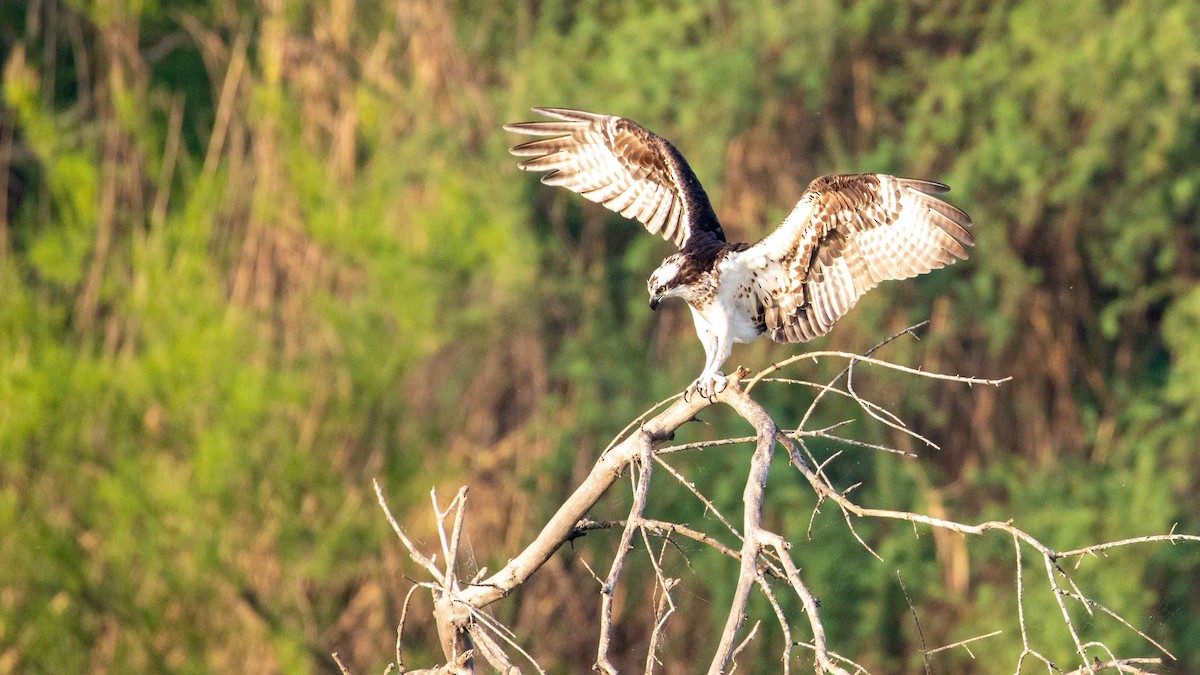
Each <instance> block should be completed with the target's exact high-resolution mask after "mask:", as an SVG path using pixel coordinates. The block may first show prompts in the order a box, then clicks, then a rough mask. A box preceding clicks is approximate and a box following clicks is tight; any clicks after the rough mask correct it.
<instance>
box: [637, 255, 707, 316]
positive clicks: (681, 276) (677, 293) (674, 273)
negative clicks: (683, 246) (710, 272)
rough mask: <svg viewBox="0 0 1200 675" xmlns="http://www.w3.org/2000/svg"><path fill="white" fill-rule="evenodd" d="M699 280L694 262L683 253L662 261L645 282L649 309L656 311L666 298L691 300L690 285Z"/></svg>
mask: <svg viewBox="0 0 1200 675" xmlns="http://www.w3.org/2000/svg"><path fill="white" fill-rule="evenodd" d="M699 278H700V273H699V270H697V269H696V265H695V263H694V261H693V260H692V259H691V258H689V257H688V256H687V255H685V254H684V253H682V252H681V253H676V254H675V255H672V256H670V257H668V258H667V259H666V260H663V262H662V264H661V265H659V266H658V269H656V270H654V273H653V274H651V275H650V280H649V281H647V282H646V288H647V290H649V291H650V309H658V305H659V304H660V303H661V302H662V301H663V300H664V299H666V298H674V297H680V298H683V299H684V300H688V299H691V297H692V296H693V295H694V293H693V292H692V290H693V289H692V286H691V285H692V284H693V283H695V282H696V281H698V280H699Z"/></svg>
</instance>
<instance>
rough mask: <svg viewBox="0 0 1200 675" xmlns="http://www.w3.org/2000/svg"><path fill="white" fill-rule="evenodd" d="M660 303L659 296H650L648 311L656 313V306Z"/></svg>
mask: <svg viewBox="0 0 1200 675" xmlns="http://www.w3.org/2000/svg"><path fill="white" fill-rule="evenodd" d="M661 302H662V296H661V295H657V294H656V295H652V296H650V310H651V311H657V310H658V305H659V304H660V303H661Z"/></svg>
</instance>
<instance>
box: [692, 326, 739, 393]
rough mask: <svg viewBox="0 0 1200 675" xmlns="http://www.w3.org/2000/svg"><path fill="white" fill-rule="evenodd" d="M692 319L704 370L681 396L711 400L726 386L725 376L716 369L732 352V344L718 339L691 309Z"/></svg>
mask: <svg viewBox="0 0 1200 675" xmlns="http://www.w3.org/2000/svg"><path fill="white" fill-rule="evenodd" d="M692 319H693V321H694V322H695V324H696V335H697V336H698V337H699V338H700V343H701V344H702V345H704V357H705V358H704V370H703V371H702V372H701V373H700V377H698V378H696V381H694V382H692V384H691V386H689V387H688V388H687V390H686V391H684V392H683V395H684V397H685V398H686V397H689V396H691V394H693V393H696V394H699V395H701V396H703V397H704V398H712V397H713V396H716V395H717V394H718V393H719V392H721V391H723V390H724V389H725V387H726V386H728V382H727V381H726V379H725V374H724V373H722V372H720V370H718V369H719V368H720V367H721V365H722V364H724V363H725V360H726V359H728V358H729V355H730V354H731V353H732V352H733V342H732V341H730V340H722V339H720V337H719V336H718V335H717V334H716V333H715V332H714V331H713V330H712V328H710V327H709V325H708V322H707V321H705V320H704V317H702V316H701V315H700V313H699V312H697V311H696V310H695V309H692Z"/></svg>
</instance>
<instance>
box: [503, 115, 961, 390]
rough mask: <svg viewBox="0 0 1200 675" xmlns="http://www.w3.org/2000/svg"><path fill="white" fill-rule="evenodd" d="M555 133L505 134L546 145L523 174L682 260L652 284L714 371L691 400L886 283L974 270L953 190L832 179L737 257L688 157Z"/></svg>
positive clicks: (626, 124) (612, 138) (554, 129)
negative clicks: (758, 342)
mask: <svg viewBox="0 0 1200 675" xmlns="http://www.w3.org/2000/svg"><path fill="white" fill-rule="evenodd" d="M533 111H534V112H536V113H539V114H541V115H543V116H545V117H548V118H550V121H538V122H520V123H516V124H508V125H505V127H504V129H505V130H507V131H509V132H512V133H517V134H526V135H530V136H538V137H539V138H537V139H536V140H532V141H529V142H527V143H523V144H521V145H517V146H515V147H513V148H512V149H511V152H512V153H513V154H514V155H517V156H518V157H525V158H527V159H525V160H524V161H522V162H521V163H520V164H519V165H518V166H519V167H520V168H521V169H523V170H525V171H544V172H546V174H545V175H543V176H542V179H541V180H542V183H545V184H546V185H561V186H562V187H565V188H567V189H568V190H571V191H573V192H577V193H579V194H581V195H583V196H584V197H586V198H587V199H589V200H591V201H593V202H597V203H599V204H603V205H604V206H606V207H607V208H609V209H611V210H612V211H615V212H618V213H620V214H621V215H622V216H625V217H626V218H634V219H636V220H638V221H640V222H641V223H642V224H643V225H644V226H645V227H646V229H647V230H649V231H650V233H651V234H658V235H660V236H662V237H663V238H664V239H666V240H668V241H672V242H674V243H675V245H676V246H677V247H678V248H679V252H677V253H675V254H674V255H671V256H669V257H667V258H666V259H665V260H663V262H662V264H661V265H660V266H659V267H658V269H656V270H654V273H653V274H651V275H650V281H649V283H648V289H649V291H650V309H652V310H655V309H657V308H658V306H659V303H661V302H662V301H663V300H665V299H666V298H681V299H682V300H684V301H686V302H687V304H688V308H689V309H691V311H692V319H693V320H694V321H695V324H696V333H697V335H698V336H699V338H700V342H701V343H703V345H704V352H705V355H706V356H707V359H706V361H705V363H704V370H703V371H702V372H701V373H700V377H698V378H696V380H695V382H693V383H692V384H691V386H690V387H689V388H688V389H687V390H686V391H685V395H687V394H691V393H698V394H699V395H701V396H705V397H712V396H714V395H715V394H716V393H718V392H720V391H721V390H723V389H724V388H725V387H726V385H727V381H726V378H725V375H724V374H723V373H722V372H721V371H720V368H721V365H722V364H724V363H725V360H726V359H728V358H729V355H730V353H731V352H732V350H733V343H735V342H750V341H752V340H754V339H756V338H757V337H758V336H760V335H763V334H764V333H765V334H768V335H770V336H771V338H772V339H773V340H775V341H777V342H806V341H808V340H811V339H813V338H815V337H818V336H820V335H824V334H825V333H827V332H828V331H829V329H830V328H832V327H833V324H834V322H836V321H837V320H838V319H839V318H840V317H841V316H842V315H843V314H845V313H846V312H848V311H849V310H850V308H851V307H853V306H854V303H855V302H857V301H858V298H859V297H861V296H862V294H863V293H866V292H867V291H868V290H870V289H872V288H874V287H875V286H876V285H878V284H879V282H881V281H884V280H887V279H906V278H908V277H913V276H916V275H918V274H924V273H925V272H928V271H930V270H933V269H937V268H940V267H944V266H946V265H949V264H951V263H953V262H955V260H956V259H965V258H966V257H967V247H968V246H972V245H973V244H974V243H975V240H974V237H973V236H972V235H971V231H970V229H968V228H970V227H971V219H970V217H968V216H967V214H966V213H964V212H963V211H962V210H960V209H958V208H956V207H954V206H951V205H950V204H948V203H946V202H944V201H941V200H940V199H938V198H936V197H934V196H933V195H936V194H942V193H944V192H947V191H948V190H949V189H950V188H949V187H947V186H945V185H943V184H941V183H935V182H933V181H927V180H916V179H912V178H897V177H895V176H889V175H885V174H869V173H868V174H854V175H839V176H822V177H820V178H817V179H816V180H814V181H813V182H812V183H810V184H809V185H808V189H807V190H805V192H804V195H803V196H802V197H801V198H800V201H799V203H797V204H796V206H795V208H793V209H792V212H791V214H789V215H788V217H787V218H786V219H784V221H783V223H782V224H780V225H779V227H777V228H776V229H775V231H774V232H771V233H770V234H768V235H767V236H765V237H763V238H762V239H761V240H759V241H758V242H756V243H754V244H743V243H729V242H727V241H725V233H724V231H722V229H721V224H720V223H719V222H718V221H717V215H716V213H714V212H713V208H712V205H711V204H710V203H709V201H708V195H706V194H705V192H704V188H702V187H701V186H700V181H699V180H698V179H697V178H696V174H694V173H693V172H692V169H691V167H689V166H688V164H687V162H686V161H684V159H683V155H681V154H680V153H679V151H678V150H676V149H675V146H673V145H671V144H670V143H669V142H667V141H666V140H665V139H663V138H661V137H659V136H658V135H656V134H654V133H652V132H650V131H649V130H648V129H646V128H645V127H643V126H641V125H640V124H638V123H637V122H634V121H632V120H629V119H626V118H624V117H617V116H613V115H598V114H595V113H589V112H583V111H581V110H568V109H563V108H534V109H533Z"/></svg>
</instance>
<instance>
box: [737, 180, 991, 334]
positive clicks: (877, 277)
mask: <svg viewBox="0 0 1200 675" xmlns="http://www.w3.org/2000/svg"><path fill="white" fill-rule="evenodd" d="M949 189H950V188H949V187H947V186H945V185H943V184H941V183H935V182H933V181H925V180H915V179H907V178H896V177H894V176H887V175H883V174H857V175H847V176H824V177H821V178H818V179H816V180H814V181H813V182H812V183H811V184H810V185H809V186H808V190H807V191H806V192H805V194H804V196H803V198H801V200H800V202H799V203H798V204H797V205H796V207H795V209H793V210H792V213H791V215H789V216H788V217H787V219H785V220H784V221H783V223H782V224H780V226H779V227H778V228H776V230H775V231H774V232H772V233H771V234H769V235H767V236H766V237H764V238H763V239H762V240H761V241H759V242H758V243H756V244H754V245H753V246H751V247H750V248H748V249H747V250H746V251H744V252H743V253H741V254H740V255H742V256H743V259H744V260H746V261H747V263H748V264H749V265H750V266H751V267H752V268H753V269H755V270H757V271H759V274H758V275H757V277H756V278H757V279H758V282H757V285H756V288H755V289H754V293H755V303H756V307H759V308H761V315H762V316H761V318H762V321H763V323H764V324H765V325H766V328H767V330H768V332H770V333H771V337H772V338H774V339H775V340H777V341H780V342H802V341H807V340H811V339H812V338H815V337H817V336H820V335H824V334H825V333H827V332H828V331H829V329H830V328H832V327H833V324H834V323H835V322H836V321H837V320H838V319H839V318H841V317H842V316H843V315H844V314H845V313H846V312H848V311H850V308H852V307H853V306H854V305H855V303H857V302H858V299H859V298H860V297H862V295H863V293H866V292H867V291H868V290H870V289H872V288H874V287H875V286H877V285H878V284H879V283H880V282H882V281H886V280H888V279H905V278H908V277H913V276H917V275H919V274H924V273H926V272H928V271H930V270H933V269H937V268H940V267H945V266H946V265H949V264H952V263H954V262H955V261H956V260H961V259H965V258H966V257H967V248H968V247H970V246H973V245H974V243H975V238H974V236H972V234H971V231H970V227H971V218H970V217H969V216H968V215H967V214H966V213H965V212H963V211H962V210H961V209H959V208H957V207H955V206H953V205H951V204H947V203H946V202H944V201H941V200H940V199H937V198H936V197H933V196H932V195H934V194H944V193H945V192H947V191H948V190H949Z"/></svg>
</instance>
